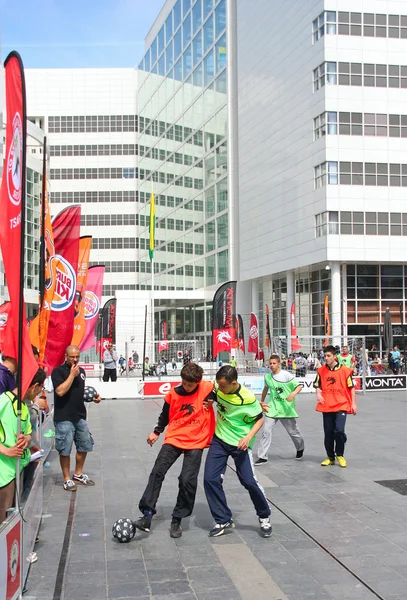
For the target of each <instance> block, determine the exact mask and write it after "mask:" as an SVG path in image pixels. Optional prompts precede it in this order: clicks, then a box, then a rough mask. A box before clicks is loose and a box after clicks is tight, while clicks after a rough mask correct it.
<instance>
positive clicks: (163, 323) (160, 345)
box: [158, 321, 168, 354]
mask: <svg viewBox="0 0 407 600" xmlns="http://www.w3.org/2000/svg"><path fill="white" fill-rule="evenodd" d="M160 329H161V332H160V337H161V341H160V342H158V354H160V353H161V352H164V351H165V350H168V340H167V321H161V324H160Z"/></svg>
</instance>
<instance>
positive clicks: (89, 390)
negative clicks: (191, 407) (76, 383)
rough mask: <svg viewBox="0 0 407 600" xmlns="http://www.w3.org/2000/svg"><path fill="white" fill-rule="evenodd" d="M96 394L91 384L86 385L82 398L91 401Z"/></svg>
mask: <svg viewBox="0 0 407 600" xmlns="http://www.w3.org/2000/svg"><path fill="white" fill-rule="evenodd" d="M97 395H98V393H97V391H96V390H95V388H94V387H92V386H91V385H86V386H85V389H84V390H83V399H84V400H85V402H93V401H94V399H95V398H96V396H97Z"/></svg>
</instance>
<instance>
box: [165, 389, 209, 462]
mask: <svg viewBox="0 0 407 600" xmlns="http://www.w3.org/2000/svg"><path fill="white" fill-rule="evenodd" d="M175 390H176V388H173V389H172V390H171V391H170V392H169V393H168V394H167V396H166V397H165V398H164V400H165V402H167V403H168V404H169V405H170V411H169V423H168V426H167V429H166V432H165V438H164V444H172V445H173V446H176V447H177V448H182V449H183V450H194V449H199V448H207V447H208V446H209V444H210V443H211V440H212V437H213V433H214V431H215V414H214V412H213V408H212V407H211V408H209V409H206V408H204V405H203V402H204V400H205V398H207V397H208V396H209V394H210V393H211V392H212V390H213V383H212V382H210V381H200V382H199V384H198V387H197V389H196V390H195V392H194V393H193V394H187V395H185V396H184V395H180V394H177V392H176V391H175Z"/></svg>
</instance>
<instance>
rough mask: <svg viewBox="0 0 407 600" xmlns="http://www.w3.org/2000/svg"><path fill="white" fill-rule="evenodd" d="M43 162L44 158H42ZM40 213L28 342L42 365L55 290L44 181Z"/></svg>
mask: <svg viewBox="0 0 407 600" xmlns="http://www.w3.org/2000/svg"><path fill="white" fill-rule="evenodd" d="M44 161H45V156H44ZM43 177H45V178H46V169H45V168H44V170H43ZM42 189H43V195H42V203H43V206H42V211H41V232H42V234H41V239H40V244H41V249H42V251H41V255H42V257H43V259H42V260H40V281H41V283H40V304H39V313H38V315H37V316H36V317H35V318H34V319H33V320H32V321H31V323H30V340H31V343H32V344H33V346H35V347H36V348H38V351H39V356H40V357H39V361H40V362H41V363H42V362H43V361H44V356H45V347H46V344H47V336H48V325H49V319H50V316H51V304H52V299H53V297H54V290H55V279H56V277H55V274H56V261H55V245H54V234H53V231H52V222H51V208H50V205H49V201H48V193H47V189H46V181H45V182H44V181H43V188H42Z"/></svg>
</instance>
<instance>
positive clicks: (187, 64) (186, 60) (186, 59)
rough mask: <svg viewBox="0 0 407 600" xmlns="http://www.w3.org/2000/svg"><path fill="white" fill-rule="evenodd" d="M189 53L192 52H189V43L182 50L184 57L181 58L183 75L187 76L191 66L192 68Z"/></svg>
mask: <svg viewBox="0 0 407 600" xmlns="http://www.w3.org/2000/svg"><path fill="white" fill-rule="evenodd" d="M191 54H192V52H191V44H190V45H189V46H188V48H187V49H186V50H185V52H184V58H183V60H184V77H187V76H188V75H189V74H190V72H191V68H192V56H191Z"/></svg>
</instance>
